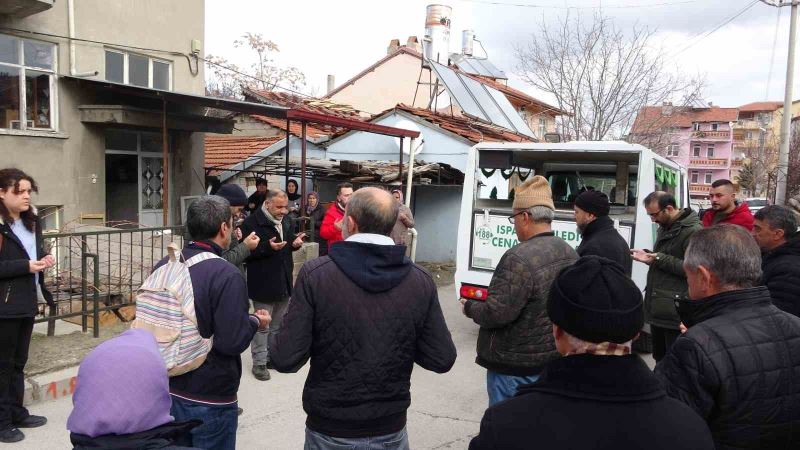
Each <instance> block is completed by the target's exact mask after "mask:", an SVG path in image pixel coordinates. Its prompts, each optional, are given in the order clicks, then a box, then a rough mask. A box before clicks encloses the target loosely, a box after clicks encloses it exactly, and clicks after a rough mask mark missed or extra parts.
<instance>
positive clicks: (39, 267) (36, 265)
mask: <svg viewBox="0 0 800 450" xmlns="http://www.w3.org/2000/svg"><path fill="white" fill-rule="evenodd" d="M46 268H47V263H46V262H44V260H42V261H33V260H31V261H28V272H30V273H36V272H41V271H43V270H44V269H46Z"/></svg>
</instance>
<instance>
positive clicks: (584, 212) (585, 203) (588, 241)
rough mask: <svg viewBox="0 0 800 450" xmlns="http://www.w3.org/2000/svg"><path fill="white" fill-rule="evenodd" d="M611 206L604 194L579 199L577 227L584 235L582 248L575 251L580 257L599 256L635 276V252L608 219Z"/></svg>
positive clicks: (586, 192)
mask: <svg viewBox="0 0 800 450" xmlns="http://www.w3.org/2000/svg"><path fill="white" fill-rule="evenodd" d="M610 209H611V206H610V205H609V203H608V196H607V195H606V194H604V193H603V192H602V191H594V190H589V191H585V192H583V193H581V194H580V195H579V196H578V198H576V199H575V223H577V225H578V231H580V233H581V237H582V241H581V244H580V245H579V246H578V248H577V249H575V250H576V251H577V252H578V255H579V256H587V255H597V256H602V257H604V258H608V259H610V260H612V261H614V262H616V263H617V264H619V265H621V266H622V268H623V269H625V273H626V274H627V275H628V276H631V270H632V268H633V259H632V258H631V249H630V247H629V246H628V243H627V242H625V238H623V237H622V236H621V235H620V234H619V232H618V231H617V230H616V228H614V221H613V220H611V218H609V217H608V212H609V210H610Z"/></svg>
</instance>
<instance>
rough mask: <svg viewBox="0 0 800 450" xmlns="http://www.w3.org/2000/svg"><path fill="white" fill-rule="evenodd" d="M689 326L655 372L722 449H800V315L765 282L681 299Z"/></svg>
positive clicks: (680, 303) (681, 313) (683, 319)
mask: <svg viewBox="0 0 800 450" xmlns="http://www.w3.org/2000/svg"><path fill="white" fill-rule="evenodd" d="M678 308H679V312H680V316H681V319H682V321H683V323H684V324H686V325H687V326H688V327H689V330H688V331H687V332H686V333H684V334H683V335H681V336H680V337H678V339H677V340H676V341H675V344H673V346H672V348H671V349H670V351H669V352H668V353H667V355H666V357H665V358H664V359H663V360H662V361H661V362H660V363H659V364H658V365H657V366H656V369H655V372H656V375H657V376H658V377H660V378H661V380H662V382H663V383H664V385H665V387H666V389H667V393H668V394H669V395H670V396H672V397H674V398H677V399H678V400H681V401H683V402H684V403H686V404H687V405H689V406H690V407H692V408H693V409H694V410H695V411H697V412H698V413H699V414H700V416H701V417H703V418H704V419H705V420H706V422H707V423H708V425H709V428H710V429H711V434H712V436H713V438H714V443H715V444H716V447H717V449H718V450H727V449H730V450H733V449H760V450H778V449H780V450H789V449H797V448H800V381H798V380H799V379H800V378H798V376H799V375H800V318H798V317H795V316H793V315H791V314H788V313H786V312H784V311H781V310H780V309H778V308H777V307H775V306H774V305H773V304H772V301H771V300H770V297H769V291H768V290H767V288H765V287H756V288H749V289H742V290H738V291H731V292H725V293H722V294H717V295H715V296H711V297H708V298H706V299H703V300H697V301H693V300H681V301H679V302H678Z"/></svg>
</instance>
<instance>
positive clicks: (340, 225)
mask: <svg viewBox="0 0 800 450" xmlns="http://www.w3.org/2000/svg"><path fill="white" fill-rule="evenodd" d="M343 222H344V219H342V220H340V221H338V222H333V226H335V227H336V229H337V230H339V231H342V223H343Z"/></svg>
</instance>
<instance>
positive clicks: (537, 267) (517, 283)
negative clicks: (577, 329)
mask: <svg viewBox="0 0 800 450" xmlns="http://www.w3.org/2000/svg"><path fill="white" fill-rule="evenodd" d="M512 206H513V212H512V215H511V217H509V218H508V220H509V221H510V222H511V223H513V224H514V230H515V231H516V233H517V237H518V238H519V244H517V245H516V246H514V247H513V248H511V249H510V250H509V251H507V252H506V254H505V255H503V257H502V259H500V262H499V263H498V264H497V267H496V268H495V271H494V276H492V281H491V283H490V284H489V295H488V296H487V298H486V301H485V302H480V301H475V300H464V299H462V300H461V302H462V305H463V308H464V314H465V315H466V316H467V317H469V318H471V319H472V320H474V321H475V323H477V324H478V325H480V326H481V329H480V332H479V334H478V358H477V359H476V362H477V363H478V364H479V365H481V366H483V367H485V368H486V388H487V390H488V393H489V406H491V405H494V404H495V403H498V402H500V401H502V400H505V399H507V398H510V397H513V396H514V395H515V394H516V392H517V387H518V386H520V385H523V384H529V383H533V382H535V381H536V380H537V379H538V378H539V373H540V372H541V370H542V368H543V367H544V365H545V364H547V363H548V362H550V361H552V360H553V359H556V358H558V352H556V347H555V343H554V341H553V334H552V324H551V323H550V319H548V318H547V309H546V306H547V295H548V293H549V292H550V285H551V284H552V283H553V280H554V279H555V278H556V276H557V275H558V273H559V272H560V271H561V269H563V268H564V267H567V266H569V265H571V264H573V263H574V262H575V260H576V259H578V255H577V254H576V253H575V250H573V249H572V247H570V246H569V244H567V243H566V242H565V241H564V240H563V239H561V238H558V237H556V236H555V235H554V234H553V231H552V229H551V223H552V221H553V216H554V210H555V208H554V206H553V195H552V193H551V191H550V185H549V183H548V182H547V179H545V178H544V177H542V176H538V175H537V176H535V177H533V178H532V179H531V180H528V181H527V182H525V183H524V184H523V185H522V186H520V187H519V188H517V191H516V195H515V197H514V204H513V205H512Z"/></svg>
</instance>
